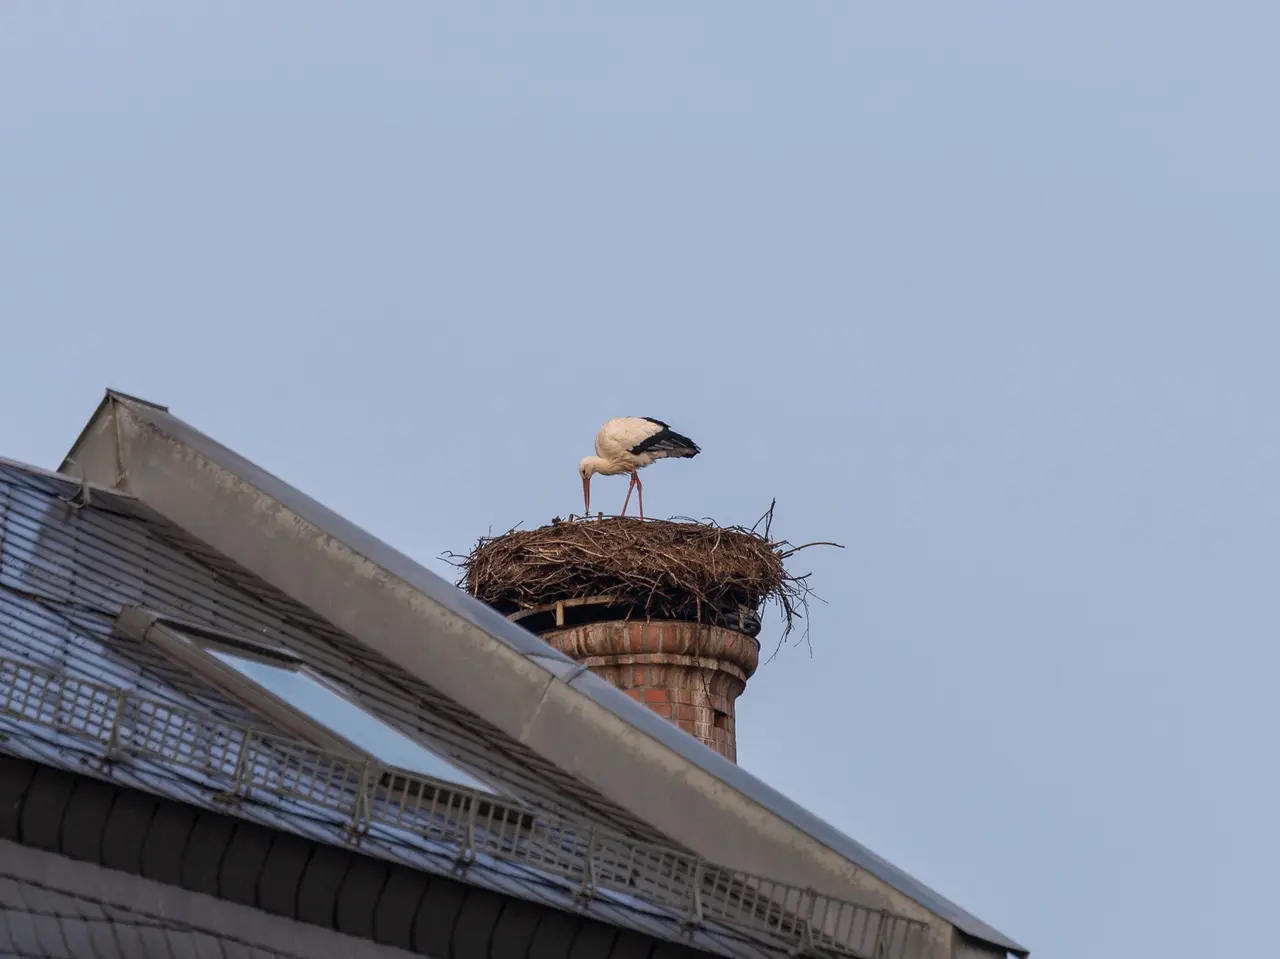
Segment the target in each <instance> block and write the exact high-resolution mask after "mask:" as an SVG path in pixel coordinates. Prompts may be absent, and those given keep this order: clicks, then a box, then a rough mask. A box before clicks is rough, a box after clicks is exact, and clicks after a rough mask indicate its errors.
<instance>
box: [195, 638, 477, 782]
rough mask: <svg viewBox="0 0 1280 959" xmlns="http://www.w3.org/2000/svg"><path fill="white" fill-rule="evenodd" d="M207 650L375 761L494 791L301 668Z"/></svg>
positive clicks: (216, 650)
mask: <svg viewBox="0 0 1280 959" xmlns="http://www.w3.org/2000/svg"><path fill="white" fill-rule="evenodd" d="M207 651H208V653H209V654H210V655H211V656H213V657H215V658H216V659H217V660H218V661H219V662H221V663H225V664H226V665H228V666H230V667H231V668H232V669H234V670H236V671H237V672H238V673H240V674H241V675H242V676H245V677H246V678H248V679H250V680H252V681H253V682H255V683H256V684H257V685H259V686H261V687H262V688H263V689H265V690H267V692H269V693H273V694H274V695H276V696H278V697H280V698H281V699H283V700H284V701H285V702H286V703H288V704H289V705H290V706H292V707H293V708H294V709H296V710H298V711H299V712H301V713H303V714H305V715H307V716H309V717H310V718H311V719H313V720H315V721H316V722H317V723H319V724H320V725H322V726H324V727H326V728H327V729H329V730H330V731H332V732H333V734H334V735H335V736H337V737H338V738H340V739H344V740H346V741H347V742H349V743H351V745H353V746H355V747H356V748H357V749H359V750H360V751H361V752H364V753H367V754H368V755H370V756H372V757H373V758H375V759H377V760H378V761H379V762H381V763H385V764H386V765H388V766H395V767H397V768H399V769H406V770H408V771H409V772H415V773H421V774H422V775H424V776H430V777H432V778H433V779H443V780H446V781H448V782H453V783H457V784H458V785H459V786H465V787H466V788H468V789H474V790H476V791H478V792H486V793H490V794H494V791H493V790H492V789H491V788H489V787H488V786H487V785H485V784H484V783H482V782H481V781H480V780H478V779H476V778H474V777H472V776H469V775H467V774H466V773H465V772H463V771H462V770H461V769H459V768H458V767H457V766H455V765H453V763H451V762H449V761H447V760H445V759H442V758H441V757H440V756H437V755H436V754H435V753H433V752H431V751H430V750H429V749H427V748H426V747H424V746H421V745H419V744H418V743H415V742H414V741H413V740H412V739H410V738H409V737H408V736H406V735H404V734H403V733H401V732H399V731H397V730H395V729H393V728H392V727H390V726H388V725H387V724H386V723H384V722H383V721H382V720H380V719H378V718H377V717H376V716H374V715H372V714H371V713H368V712H366V711H365V710H364V709H362V708H361V707H360V706H357V705H356V704H355V703H354V702H352V701H351V700H350V699H348V698H346V697H345V696H343V695H342V694H341V693H339V692H338V691H337V690H335V689H334V688H333V687H331V686H330V685H329V684H328V683H326V682H324V681H323V680H321V679H319V678H318V677H315V676H313V675H311V674H310V673H309V672H308V671H306V670H304V669H299V668H296V667H290V666H284V665H275V664H272V663H267V662H264V661H262V660H256V659H249V658H247V657H244V656H238V655H233V654H232V653H230V652H227V651H225V650H221V649H215V648H209V649H208V650H207Z"/></svg>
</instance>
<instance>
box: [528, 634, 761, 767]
mask: <svg viewBox="0 0 1280 959" xmlns="http://www.w3.org/2000/svg"><path fill="white" fill-rule="evenodd" d="M542 638H543V639H544V640H546V642H548V643H550V644H551V645H552V646H554V647H555V648H556V649H558V650H560V651H561V652H562V653H564V654H565V655H566V656H569V657H572V658H573V659H576V660H577V661H578V662H580V663H582V664H583V665H584V666H587V667H588V668H589V669H590V670H591V671H592V672H593V673H595V674H596V675H597V676H600V677H602V678H603V679H605V680H607V681H608V682H610V683H612V684H613V685H614V686H616V687H618V688H619V689H621V690H622V691H623V692H625V693H626V694H627V695H628V696H630V697H632V698H633V699H635V700H637V701H638V702H642V703H644V704H645V705H646V706H648V707H649V708H650V709H652V710H653V711H654V712H655V713H657V714H658V715H659V716H665V717H666V718H667V719H670V720H671V721H672V722H674V723H675V724H676V725H677V726H679V727H680V728H681V729H683V730H685V731H686V732H689V733H692V734H693V735H694V736H696V737H698V739H700V740H702V741H703V742H704V743H706V744H707V745H708V746H710V747H711V748H712V749H714V750H716V752H718V753H720V754H721V755H723V756H725V757H726V758H728V759H729V760H731V761H734V762H736V761H737V758H738V748H737V741H736V738H735V733H734V726H735V721H734V701H735V700H736V699H737V698H738V697H739V696H740V695H741V694H742V691H743V690H744V689H745V688H746V686H747V680H748V679H749V678H750V677H751V674H752V673H754V672H755V671H756V666H757V665H758V664H759V662H760V644H759V643H758V642H757V641H756V640H754V639H752V638H751V637H750V636H747V635H746V634H745V633H738V632H734V631H733V630H728V629H722V628H720V627H719V626H700V625H698V624H697V623H680V622H660V623H636V622H610V623H590V624H588V625H586V626H571V627H567V628H564V629H551V630H548V631H547V632H545V633H543V634H542Z"/></svg>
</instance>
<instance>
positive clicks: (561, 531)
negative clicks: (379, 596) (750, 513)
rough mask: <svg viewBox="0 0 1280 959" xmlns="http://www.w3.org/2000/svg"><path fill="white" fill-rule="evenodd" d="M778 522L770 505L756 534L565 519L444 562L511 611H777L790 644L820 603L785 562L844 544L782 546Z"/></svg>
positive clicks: (698, 615)
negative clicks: (775, 528) (597, 603)
mask: <svg viewBox="0 0 1280 959" xmlns="http://www.w3.org/2000/svg"><path fill="white" fill-rule="evenodd" d="M772 521H773V506H772V505H771V506H770V507H769V511H768V512H767V513H766V514H765V515H764V516H762V517H761V518H760V521H759V522H757V523H756V525H755V526H754V527H752V528H750V529H747V528H745V527H741V526H732V527H723V526H718V525H716V524H715V523H713V522H711V521H708V520H702V521H696V520H685V519H682V520H652V519H650V520H644V521H643V522H641V521H640V520H636V519H630V518H620V517H603V518H598V519H574V518H573V517H571V518H570V519H569V520H568V521H565V520H561V519H559V518H558V517H557V518H556V519H554V520H552V521H551V524H550V525H548V526H542V527H540V528H538V529H531V530H519V529H514V530H511V531H509V532H507V533H504V534H502V535H500V536H486V537H482V538H481V539H480V541H479V542H478V543H477V544H476V546H475V548H474V549H473V550H472V551H471V552H470V553H469V554H468V555H466V556H461V555H458V554H455V553H447V554H445V555H446V558H447V559H448V560H449V561H450V562H451V563H453V564H454V565H455V566H457V567H458V568H459V569H461V570H462V575H461V577H460V578H459V580H458V586H460V587H463V588H465V589H466V590H467V592H469V593H471V594H472V595H474V596H476V597H477V598H478V599H480V600H483V601H484V602H486V603H488V604H489V605H491V606H493V607H495V608H497V609H498V610H499V611H501V612H504V613H509V612H514V611H516V610H518V609H531V608H536V607H543V606H548V605H551V604H553V603H556V602H559V601H561V600H571V599H585V598H588V597H602V596H608V597H611V598H612V600H613V602H614V603H615V604H617V605H625V606H629V607H632V608H633V609H635V610H636V611H637V612H638V613H639V614H641V615H644V616H645V617H652V618H655V619H678V620H690V621H694V622H708V623H721V622H724V623H731V622H734V621H738V618H739V616H740V612H741V610H742V609H743V608H745V609H747V610H750V611H752V612H753V613H755V614H756V615H759V613H760V612H761V611H762V609H763V607H764V606H765V605H767V604H769V603H776V604H777V605H778V607H779V608H780V610H781V612H782V616H783V619H784V621H785V629H784V632H783V638H784V639H785V637H786V636H787V635H788V634H790V632H791V631H792V629H794V627H795V625H796V621H797V620H799V619H803V618H804V614H806V613H807V612H808V601H809V597H811V596H814V593H813V592H812V590H811V589H810V588H809V585H808V578H809V574H807V573H806V574H804V575H794V574H792V573H791V572H790V571H789V570H788V569H787V567H786V561H787V560H788V559H790V558H791V557H792V556H793V555H795V553H796V552H798V551H799V550H801V549H804V548H805V547H807V546H815V545H829V546H837V545H839V544H836V543H824V544H817V543H806V544H805V545H804V546H799V547H795V546H792V545H791V544H790V543H788V542H786V541H785V540H774V539H773V538H772V537H771V535H770V528H771V526H772ZM762 526H763V529H761V527H762ZM815 598H816V597H815Z"/></svg>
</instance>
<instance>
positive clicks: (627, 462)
mask: <svg viewBox="0 0 1280 959" xmlns="http://www.w3.org/2000/svg"><path fill="white" fill-rule="evenodd" d="M700 452H702V451H701V450H699V449H698V444H697V443H695V442H694V441H693V440H691V439H689V437H687V436H681V435H680V434H679V433H677V432H675V431H674V430H672V429H671V427H670V426H668V425H667V424H666V423H664V422H662V420H655V419H653V418H652V417H649V416H620V417H618V418H617V419H612V420H609V422H607V423H605V424H604V426H602V427H600V432H599V433H597V434H596V455H595V456H584V457H583V458H582V462H581V463H579V464H578V472H579V473H580V474H581V475H582V502H583V504H584V507H585V511H586V512H587V513H590V512H591V477H592V475H593V474H595V473H603V474H604V475H605V476H619V475H621V474H623V473H630V474H631V484H630V485H629V486H628V487H627V498H626V499H625V500H623V501H622V513H621V514H620V515H622V516H626V515H627V504H628V503H630V502H631V490H632V489H634V490H635V491H636V500H637V502H638V503H639V506H640V518H641V519H644V490H643V487H642V486H641V485H640V476H639V474H638V473H637V472H636V471H637V470H640V469H643V468H644V467H646V466H648V465H649V464H650V463H653V462H655V461H657V460H661V459H667V458H668V457H673V456H674V457H680V458H682V459H688V458H690V457H693V456H697V455H698V454H699V453H700Z"/></svg>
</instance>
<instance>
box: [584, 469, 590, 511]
mask: <svg viewBox="0 0 1280 959" xmlns="http://www.w3.org/2000/svg"><path fill="white" fill-rule="evenodd" d="M582 513H583V515H584V516H590V515H591V477H590V476H584V477H582Z"/></svg>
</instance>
